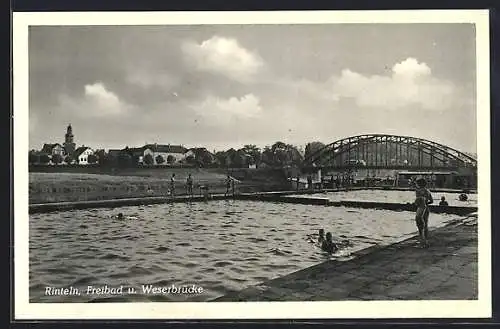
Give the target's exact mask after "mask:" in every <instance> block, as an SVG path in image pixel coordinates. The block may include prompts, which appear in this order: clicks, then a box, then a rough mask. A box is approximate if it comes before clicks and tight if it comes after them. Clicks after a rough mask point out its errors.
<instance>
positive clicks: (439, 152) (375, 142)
mask: <svg viewBox="0 0 500 329" xmlns="http://www.w3.org/2000/svg"><path fill="white" fill-rule="evenodd" d="M304 167H331V168H350V167H351V168H352V167H365V168H388V169H389V168H390V169H393V168H408V169H452V168H460V167H469V168H477V160H476V159H475V158H473V157H472V156H470V155H467V154H465V153H463V152H460V151H458V150H456V149H454V148H451V147H449V146H445V145H442V144H439V143H436V142H433V141H430V140H426V139H423V138H417V137H410V136H397V135H385V134H367V135H358V136H351V137H347V138H343V139H340V140H337V141H335V142H333V143H331V144H328V145H326V146H324V147H323V148H321V149H319V150H316V151H315V152H313V153H311V154H310V155H308V156H307V157H306V158H305V159H304Z"/></svg>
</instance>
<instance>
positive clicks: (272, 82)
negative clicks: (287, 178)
mask: <svg viewBox="0 0 500 329" xmlns="http://www.w3.org/2000/svg"><path fill="white" fill-rule="evenodd" d="M29 58H30V71H29V74H30V92H29V96H30V113H29V114H30V117H29V120H30V136H29V137H30V148H35V149H39V148H41V146H42V145H43V143H44V142H63V141H64V133H65V129H66V126H67V124H68V123H71V124H72V126H73V129H74V133H75V141H76V143H77V145H82V144H83V145H89V146H92V147H95V148H106V149H108V148H121V147H125V146H127V145H128V146H141V145H143V144H144V143H146V142H148V143H154V142H158V143H164V144H167V143H170V144H182V145H185V146H188V147H191V146H205V147H208V148H209V149H211V150H212V149H217V150H219V149H227V148H229V147H241V146H242V145H244V144H257V145H258V146H260V147H263V146H265V145H271V144H272V143H273V142H275V141H277V140H281V141H284V142H287V143H292V144H296V145H302V146H304V145H305V144H306V143H307V142H310V141H322V142H324V143H329V142H333V141H335V140H337V139H340V138H344V137H348V136H352V135H358V134H365V133H389V134H400V135H408V136H415V137H422V138H427V139H431V140H434V141H437V142H441V143H443V144H446V145H449V146H452V147H456V148H458V149H460V150H462V151H466V152H476V108H475V104H476V101H475V83H476V74H475V31H474V27H473V26H472V25H470V24H403V25H400V24H390V25H386V24H331V25H328V24H325V25H232V26H229V25H216V26H207V25H205V26H202V25H185V26H113V27H110V26H108V27H106V26H73V27H49V26H38V27H31V28H30V34H29Z"/></svg>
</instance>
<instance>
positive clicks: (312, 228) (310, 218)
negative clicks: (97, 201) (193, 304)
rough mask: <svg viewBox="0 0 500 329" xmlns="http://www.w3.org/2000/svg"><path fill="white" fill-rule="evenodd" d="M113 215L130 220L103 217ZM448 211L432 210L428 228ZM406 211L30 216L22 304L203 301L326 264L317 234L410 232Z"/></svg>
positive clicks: (391, 238) (386, 236)
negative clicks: (49, 291)
mask: <svg viewBox="0 0 500 329" xmlns="http://www.w3.org/2000/svg"><path fill="white" fill-rule="evenodd" d="M118 212H122V213H123V214H124V215H125V216H130V218H129V219H125V220H117V219H113V218H112V216H113V215H115V214H117V213H118ZM454 218H456V216H454V215H446V214H431V217H430V226H431V227H433V226H441V225H443V224H445V223H446V222H447V221H449V220H452V219H454ZM413 219H414V213H412V212H394V211H386V210H376V209H352V208H343V207H325V206H314V205H298V204H297V205H296V204H289V203H286V204H285V203H271V202H260V201H241V200H240V201H239V200H230V201H228V200H223V201H210V202H207V203H204V202H193V203H173V204H161V205H151V206H131V207H120V208H116V209H109V208H101V209H88V210H75V211H61V212H55V213H45V214H31V215H30V243H29V255H30V273H29V274H30V301H31V302H83V301H102V300H111V301H207V300H211V299H213V298H216V297H219V296H222V295H224V294H227V293H230V292H232V291H235V290H240V289H243V288H245V287H247V286H249V285H254V284H257V283H260V282H263V281H266V280H269V279H272V278H276V277H279V276H283V275H285V274H288V273H291V272H295V271H297V270H300V269H303V268H306V267H309V266H311V265H313V264H317V263H319V262H322V261H324V260H326V259H327V257H328V256H326V255H325V254H323V253H322V252H321V251H320V250H318V249H317V248H315V247H314V246H313V245H312V244H311V243H309V242H308V241H307V239H306V236H307V235H308V234H310V233H315V232H317V230H318V229H319V228H324V229H325V231H327V232H328V231H331V232H332V234H333V235H334V237H337V238H338V239H349V240H350V241H351V242H352V244H353V245H352V247H350V248H348V249H346V250H343V251H342V255H347V254H349V252H352V251H355V250H360V249H363V248H366V247H369V246H372V245H375V244H389V243H392V242H395V241H397V240H400V239H403V238H405V237H408V236H411V235H414V234H415V231H416V228H415V224H414V220H413ZM147 284H153V285H156V286H169V285H171V284H175V285H184V284H186V285H187V284H196V285H197V286H201V287H203V293H202V294H196V295H180V294H168V295H151V294H143V293H141V292H140V291H139V292H138V293H136V294H129V295H124V296H119V297H112V298H108V297H106V296H103V295H99V296H97V295H82V296H46V295H45V293H44V292H45V288H46V287H47V286H52V287H69V286H72V287H78V288H79V289H80V288H81V289H85V288H86V287H87V286H88V285H92V286H100V285H109V286H111V287H117V286H120V285H124V286H125V287H136V288H137V289H139V290H140V287H141V285H147Z"/></svg>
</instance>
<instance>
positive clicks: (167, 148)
mask: <svg viewBox="0 0 500 329" xmlns="http://www.w3.org/2000/svg"><path fill="white" fill-rule="evenodd" d="M146 149H150V150H151V151H153V152H161V153H181V154H184V153H185V152H186V151H187V150H186V148H185V147H183V146H181V145H164V144H146V145H144V146H143V147H142V150H146Z"/></svg>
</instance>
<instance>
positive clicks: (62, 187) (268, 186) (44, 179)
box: [29, 168, 279, 203]
mask: <svg viewBox="0 0 500 329" xmlns="http://www.w3.org/2000/svg"><path fill="white" fill-rule="evenodd" d="M172 173H175V175H176V188H175V190H176V194H178V195H181V194H185V193H186V185H185V182H186V178H187V176H188V174H189V173H191V174H192V175H193V179H194V189H193V192H194V193H195V194H199V193H200V189H199V187H200V186H201V185H208V186H209V187H210V191H211V193H223V192H225V179H226V174H225V173H224V172H223V171H221V170H219V171H217V170H203V169H180V168H176V169H168V170H135V171H133V170H129V171H120V172H116V173H115V174H90V173H66V172H51V173H47V172H30V174H29V202H30V203H45V202H63V201H86V200H105V199H116V198H130V197H142V196H166V195H168V191H169V187H170V176H171V175H172ZM238 176H239V177H238ZM254 176H255V175H254ZM257 176H258V175H257ZM260 176H261V177H257V179H256V178H254V177H251V176H248V175H246V174H245V175H241V173H240V175H236V177H235V178H236V179H240V178H241V177H243V178H244V179H243V180H242V181H240V182H239V183H237V184H236V188H237V190H238V191H242V192H246V191H254V190H272V189H275V188H276V186H277V185H279V182H277V180H276V179H275V177H272V175H265V174H264V175H260Z"/></svg>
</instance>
